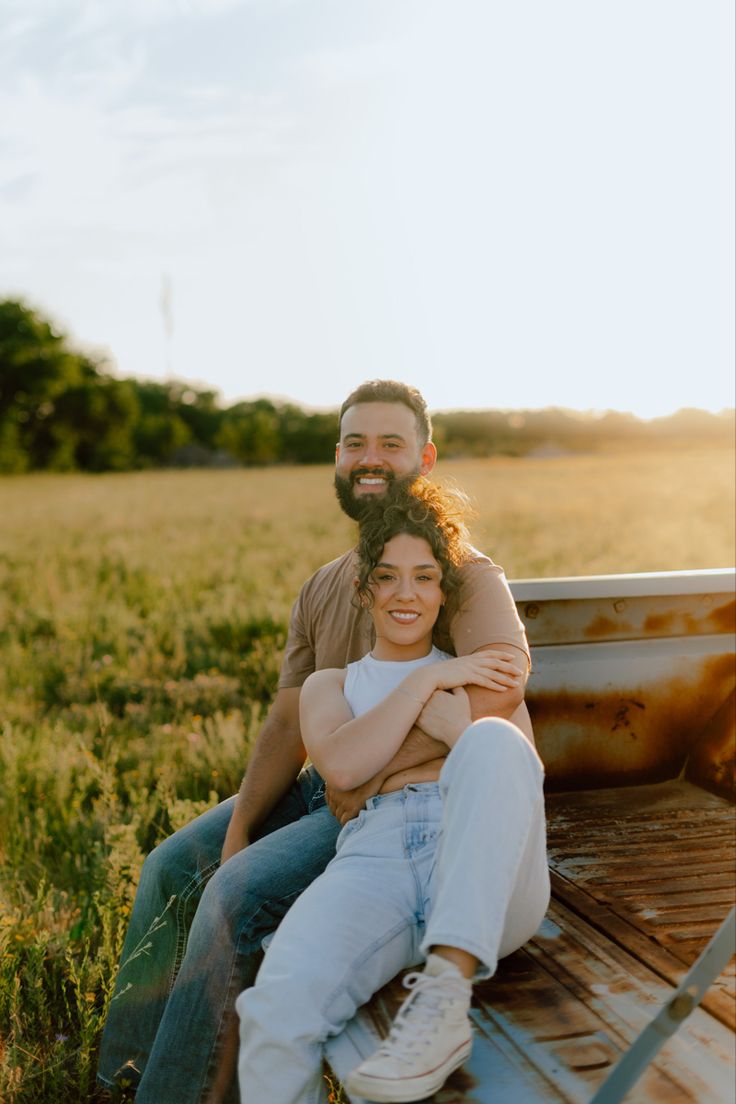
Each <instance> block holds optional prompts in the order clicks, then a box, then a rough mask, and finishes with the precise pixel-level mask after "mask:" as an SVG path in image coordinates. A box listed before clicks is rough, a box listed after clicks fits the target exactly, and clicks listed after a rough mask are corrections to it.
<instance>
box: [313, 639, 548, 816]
mask: <svg viewBox="0 0 736 1104" xmlns="http://www.w3.org/2000/svg"><path fill="white" fill-rule="evenodd" d="M476 650H477V651H478V652H484V651H502V652H506V653H507V654H509V655H513V656H514V659H515V661H516V660H518V662H516V666H517V669H518V674H519V676H520V678H521V680H522V681H521V682H520V683H519V685H518V686H515V687H512V688H509V689H508V690H486V689H484V688H483V687H482V686H468V687H466V689H467V693H468V698H469V699H470V714H471V717H472V719H473V720H474V721H477V720H479V719H480V718H481V717H503V718H504V719H506V720H511V719H512V717H514V714H516V713H517V712H518V711H519V710H520V707H522V706H523V704H524V686H525V685H526V679H527V676H528V671H529V660H528V657H527V655H526V652H523V651H522V650H521V649H520V648H515V647H514V646H513V645H510V644H488V645H487V646H486V647H484V648H478V649H476ZM523 713H524V717H515V718H514V719H515V721H516V723H519V726H520V727H521V729H522V731H524V733H525V735H526V736H527V737H528V738H529V739H531V740H532V743H533V742H534V741H533V739H532V735H531V725H529V724H528V723H525V718H526V721H527V722H528V715H527V714H526V710H525V709H524V710H523ZM423 720H424V725H425V727H424V728H419V727H418V726H415V727H414V728H412V729H411V731H410V732H409V733H408V735H407V736H406V739H405V740H404V742H403V744H402V745H401V747H400V748H399V750H398V751H397V752H396V754H395V755H394V757H393V758H392V759H391V760H390V762H388V763H387V764H386V765H385V767H383V768H382V770H380V771H379V772H378V773H377V774H375V775H374V776H373V777H372V778H370V779H369V780H368V781H367V782H364V783H363V785H362V786H358V787H356V788H355V789H354V790H336V789H335V788H334V787H331V786H328V787H327V792H326V797H327V804H328V805H329V807H330V809H331V811H332V813H333V814H334V815H335V816H336V817H337V819H338V820H339V821H340V822H341V823H343V824H344V823H345V822H346V821H348V820H351V819H352V817H354V816H356V815H357V814H358V812H359V811H360V809H362V807H363V805H364V804H365V802H366V801H367V800H368V798H369V797H374V796H375V795H376V794H377V793H378V792H379V791H380V790H381V789H382V787H383V786H384V785H385V783H386V782H387V781H388V779H389V778H391V777H392V776H393V775H394V774H400V773H401V772H402V771H406V770H411V769H412V768H414V767H419V766H422V765H423V764H425V763H428V762H430V761H431V760H435V759H443V758H445V756H446V755H447V753H448V750H449V749H448V745H447V744H446V743H445V742H444V740H443V739H442V737H441V732H442V727H441V726H437V728H436V729H435V728H434V726H432V725H431V721H430V719H429V714H425V717H424V718H423ZM430 727H431V728H432V729H433V731H434V735H433V734H432V732H428V731H427V729H428V728H430Z"/></svg>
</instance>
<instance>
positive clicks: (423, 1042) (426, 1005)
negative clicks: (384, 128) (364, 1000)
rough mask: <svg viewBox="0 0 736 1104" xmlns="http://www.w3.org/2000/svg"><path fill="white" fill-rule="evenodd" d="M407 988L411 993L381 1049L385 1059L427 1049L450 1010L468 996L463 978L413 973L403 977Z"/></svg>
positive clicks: (405, 1055) (419, 972)
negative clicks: (449, 1008)
mask: <svg viewBox="0 0 736 1104" xmlns="http://www.w3.org/2000/svg"><path fill="white" fill-rule="evenodd" d="M404 987H405V988H406V989H410V990H411V993H410V994H409V996H408V997H407V998H406V1000H405V1001H404V1003H403V1004H402V1005H401V1008H400V1009H399V1011H398V1012H397V1014H396V1017H395V1019H394V1022H393V1024H392V1025H391V1030H390V1031H389V1033H388V1035H387V1036H386V1038H385V1039H384V1040H383V1042H382V1043H381V1045H380V1047H379V1049H378V1053H379V1054H380V1055H381V1056H382V1057H397V1058H402V1057H407V1056H408V1055H412V1054H414V1055H415V1054H419V1053H420V1052H421V1051H422V1050H426V1049H427V1048H428V1047H430V1046H431V1045H432V1041H433V1037H434V1036H435V1035H436V1034H437V1032H438V1031H439V1029H440V1027H441V1026H442V1023H443V1021H444V1018H445V1012H446V1010H447V1009H448V1007H449V1006H451V1005H452V1004H454V1003H455V1001H456V1000H458V999H460V1000H462V999H463V998H464V997H465V987H464V985H463V981H462V979H461V978H455V977H452V975H451V974H450V975H448V974H439V975H437V974H426V973H424V972H422V971H413V972H412V973H410V974H407V975H406V977H405V978H404ZM415 1009H416V1011H415ZM412 1013H413V1014H412Z"/></svg>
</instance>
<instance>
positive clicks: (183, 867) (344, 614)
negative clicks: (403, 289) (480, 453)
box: [98, 380, 531, 1104]
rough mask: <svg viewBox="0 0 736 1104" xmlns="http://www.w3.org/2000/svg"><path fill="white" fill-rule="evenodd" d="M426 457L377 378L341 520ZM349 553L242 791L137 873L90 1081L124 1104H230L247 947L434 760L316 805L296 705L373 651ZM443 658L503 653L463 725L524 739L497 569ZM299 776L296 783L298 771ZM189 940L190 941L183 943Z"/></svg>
mask: <svg viewBox="0 0 736 1104" xmlns="http://www.w3.org/2000/svg"><path fill="white" fill-rule="evenodd" d="M436 456H437V451H436V449H435V446H434V444H433V443H432V441H431V423H430V420H429V416H428V413H427V409H426V405H425V403H424V400H423V399H422V397H421V395H420V394H419V392H418V391H416V390H415V389H414V388H411V387H408V386H406V385H405V384H401V383H396V382H394V381H382V380H375V381H371V382H369V383H366V384H363V385H362V386H361V387H359V388H357V390H356V391H354V392H353V393H352V394H351V395H350V396H348V398H347V399H346V400H345V402H344V403H343V406H342V408H341V410H340V439H339V442H338V445H337V449H336V470H335V489H336V492H337V496H338V500H339V502H340V505H341V506H342V508H343V510H345V512H346V513H347V514H348V515H349V516H350V517H353V518H358V517H360V516H361V513H362V511H364V510H369V509H376V508H381V503H383V502H385V501H386V500H387V498H389V497H390V495H391V493H392V488H393V487H395V486H397V485H407V484H409V483H411V482H412V481H413V480H414V479H415V478H416V477H417V476H418V475H428V474H429V472H430V471H431V470H432V468H433V467H434V464H435V460H436ZM353 579H354V569H353V557H352V552H347V553H345V554H344V555H343V556H341V557H339V558H338V559H337V560H335V561H333V562H332V563H331V564H328V565H326V566H325V567H323V568H321V569H320V570H319V571H317V572H316V573H315V575H314V576H312V578H311V579H309V580H308V581H307V583H305V585H304V587H303V588H302V590H301V592H300V594H299V597H298V599H297V601H296V603H295V606H294V609H293V611H292V616H291V622H290V627H289V636H288V640H287V644H286V650H285V655H284V659H283V665H282V669H281V675H280V678H279V686H278V690H277V693H276V697H275V699H274V702H273V705H272V707H271V710H270V712H269V714H268V716H267V718H266V720H265V722H264V724H263V727H262V729H261V732H260V734H259V737H258V740H257V742H256V746H255V748H254V750H253V753H252V755H251V758H250V761H249V763H248V769H247V772H246V775H245V778H244V779H243V784H242V786H241V788H240V792H239V793H238V794H237V796H236V797H235V798H231V799H230V800H229V801H226V802H223V803H222V804H221V805H219V806H217V808H215V809H212V810H210V811H209V812H207V813H205V814H204V815H203V816H202V817H199V818H198V819H197V820H196V821H194V822H193V823H192V824H191V825H188V826H187V827H186V828H184V829H182V830H181V831H179V832H177V833H175V835H174V836H172V837H170V838H169V839H168V840H166V841H164V843H163V844H161V845H160V846H159V847H157V848H156V850H155V851H154V852H153V853H152V854H151V855H150V856H149V858H148V859H147V860H146V863H145V864H144V867H143V871H142V874H141V882H140V886H139V889H138V893H137V896H136V902H135V906H134V909H133V915H132V918H131V924H130V928H129V931H128V935H127V937H126V942H125V947H124V949H123V960H122V965H121V968H120V973H119V977H118V982H117V985H116V992H115V994H114V996H113V1001H112V1004H111V1010H110V1013H109V1016H108V1021H107V1024H106V1027H105V1032H104V1036H103V1041H102V1048H101V1055H100V1066H99V1072H98V1077H99V1079H100V1081H101V1082H102V1084H103V1085H108V1086H112V1085H115V1084H116V1083H118V1084H119V1083H120V1082H121V1081H124V1080H126V1079H128V1080H130V1081H132V1082H135V1081H136V1079H137V1078H138V1076H139V1072H138V1071H140V1073H141V1074H142V1076H141V1077H140V1084H139V1087H138V1093H137V1096H136V1100H137V1101H138V1104H220V1102H226V1104H232V1102H237V1100H238V1094H237V1088H236V1086H235V1083H234V1069H235V1058H236V1052H237V1018H236V1014H235V1012H234V1002H235V998H236V997H237V995H238V993H239V992H240V991H241V990H242V989H244V988H246V987H247V986H248V985H250V984H252V982H253V980H254V978H255V974H256V972H257V968H258V964H259V961H260V951H261V943H262V940H263V939H264V937H265V936H267V935H269V934H270V933H271V932H272V931H274V930H275V928H276V927H277V926H278V923H279V921H280V920H281V919H282V917H283V916H284V915H285V913H286V912H287V910H288V909H289V907H290V905H291V904H292V903H293V902H294V901H295V900H296V898H297V897H298V896H299V894H300V893H301V892H302V890H304V889H305V888H306V887H307V886H308V885H309V884H310V883H311V882H312V881H313V879H314V878H315V877H316V876H317V875H318V874H319V873H321V871H322V870H323V869H324V867H325V866H326V864H327V862H328V861H329V860H330V858H331V857H332V855H333V854H334V846H335V840H336V838H337V834H338V831H339V829H340V824H341V822H344V821H346V820H348V819H350V818H351V817H353V816H354V815H356V813H357V811H358V810H359V809H360V807H361V806H362V805H363V803H364V802H365V800H367V798H369V797H371V796H372V795H374V794H376V793H377V792H378V790H379V789H380V788H381V787H382V786H383V785H384V783H385V782H386V780H387V779H388V778H393V779H394V780H395V781H398V780H400V777H401V772H402V771H407V770H409V771H411V779H412V780H414V781H415V780H416V779H417V777H420V776H421V764H424V763H431V762H433V761H435V762H436V760H437V759H438V758H440V757H443V756H444V755H446V753H447V747H446V745H445V744H443V743H442V742H440V741H435V740H433V739H432V738H431V737H430V736H428V735H426V734H425V733H423V732H422V731H421V730H420V729H418V728H415V729H413V730H412V732H411V733H410V734H409V736H408V737H407V739H406V741H405V743H404V745H403V747H402V748H401V749H400V750H399V752H398V753H397V755H396V756H395V758H394V759H393V760H392V761H391V762H390V763H389V764H387V766H386V767H384V769H383V770H382V772H381V773H380V775H378V776H376V777H375V778H374V779H371V780H370V781H369V782H368V783H366V784H365V785H364V786H362V787H361V788H360V789H359V790H356V791H351V792H350V793H342V794H340V793H337V794H332V793H330V794H329V795H328V801H329V806H328V804H326V801H325V793H324V784H323V783H322V780H321V779H320V778H319V776H318V775H317V774H316V772H315V771H314V769H313V768H311V767H310V768H308V770H307V771H302V767H303V764H304V760H305V753H304V748H303V745H302V742H301V736H300V732H299V692H300V687H301V685H302V684H303V682H304V681H305V679H306V677H307V676H308V675H309V674H311V672H312V671H313V670H319V669H322V668H325V667H344V666H345V665H346V664H347V663H349V662H352V661H353V660H356V659H359V658H361V657H362V656H363V655H364V654H365V653H366V652H367V651H369V650H370V647H371V643H372V640H371V628H370V618H369V617H368V616H367V615H366V613H365V611H362V610H361V609H360V608H358V607H357V606H356V604H354V603H353V602H352V594H353ZM447 621H448V624H449V632H450V639H449V641H443V642H442V646H444V647H445V648H451V649H452V650H454V651H455V652H456V653H457V654H460V655H465V654H469V653H470V652H473V651H477V650H479V649H481V648H498V647H503V649H504V650H508V649H509V648H510V649H512V650H513V651H514V654H515V655H518V659H519V672H520V673H521V674H522V675H523V677H522V679H521V680H520V683H519V686H518V687H517V688H515V689H513V690H509V691H507V692H499V691H484V690H482V689H480V688H477V687H473V688H471V690H470V698H471V709H472V713H473V716H474V717H479V716H489V715H493V716H499V717H503V718H506V719H510V720H512V721H513V722H514V723H515V724H516V725H517V726H518V727H520V728H521V729H522V731H524V732H525V733H526V734H527V735H528V736H529V737H531V727H530V723H529V718H528V714H527V712H526V707H525V706H524V702H523V685H524V681H525V678H526V673H527V670H528V650H527V645H526V637H525V634H524V629H523V626H522V625H521V622H520V620H519V618H518V615H517V613H516V608H515V606H514V603H513V599H512V598H511V595H510V593H509V591H508V587H507V586H506V583H505V580H504V578H503V574H502V572H501V569H500V568H497V567H496V566H495V565H493V564H491V562H490V561H489V560H487V559H485V557H482V556H480V555H479V557H478V559H477V561H475V562H472V563H470V564H468V565H466V566H465V567H464V568H463V583H462V587H461V590H460V593H459V595H458V598H457V600H456V602H455V608H454V610H453V611H452V612H451V613H449V614H448V619H447ZM300 772H301V773H300ZM187 932H189V934H188V935H187Z"/></svg>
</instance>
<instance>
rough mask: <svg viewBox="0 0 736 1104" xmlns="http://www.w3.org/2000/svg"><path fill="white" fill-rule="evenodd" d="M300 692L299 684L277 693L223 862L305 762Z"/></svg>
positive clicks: (237, 802)
mask: <svg viewBox="0 0 736 1104" xmlns="http://www.w3.org/2000/svg"><path fill="white" fill-rule="evenodd" d="M299 694H300V689H299V687H290V688H289V689H285V690H278V691H277V692H276V697H275V698H274V700H273V704H272V706H271V708H270V710H269V712H268V715H267V717H266V719H265V721H264V722H263V725H262V726H261V731H260V732H259V734H258V739H257V740H256V743H255V746H254V748H253V751H252V752H251V755H250V759H249V760H248V769H247V771H246V773H245V777H244V778H243V781H242V783H241V786H240V790H239V792H238V795H237V797H236V799H235V807H234V809H233V815H232V819H231V820H230V825H229V827H228V830H227V835H226V836H225V843H224V845H223V848H222V862H225V861H226V860H227V859H229V858H230V857H231V856H232V855H235V854H237V852H238V851H242V849H243V848H244V847H247V846H248V844H249V843H250V840H251V835H252V833H253V832H254V830H255V829H256V828H257V827H258V825H259V824H261V823H262V822H263V820H265V818H266V817H267V816H268V814H269V813H270V812H271V810H272V809H273V808H274V806H275V805H276V803H277V802H278V801H279V800H280V799H281V798H282V797H283V796H284V794H285V793H286V792H287V790H288V789H289V787H290V786H291V785H292V783H293V782H294V779H295V778H296V776H297V775H298V774H299V771H300V770H301V768H302V766H303V765H304V760H305V758H306V752H305V750H304V745H303V743H302V738H301V733H300V729H299Z"/></svg>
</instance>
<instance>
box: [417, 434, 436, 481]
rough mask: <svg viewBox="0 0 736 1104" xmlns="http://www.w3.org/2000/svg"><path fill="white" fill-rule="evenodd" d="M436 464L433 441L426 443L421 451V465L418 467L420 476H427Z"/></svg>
mask: <svg viewBox="0 0 736 1104" xmlns="http://www.w3.org/2000/svg"><path fill="white" fill-rule="evenodd" d="M436 463H437V449H436V447H435V444H434V442H433V441H427V443H426V445H425V446H424V448H423V449H422V455H421V464H420V466H419V474H420V475H429V473H430V472H431V470H432V468H433V467H434V466H435V464H436Z"/></svg>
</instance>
